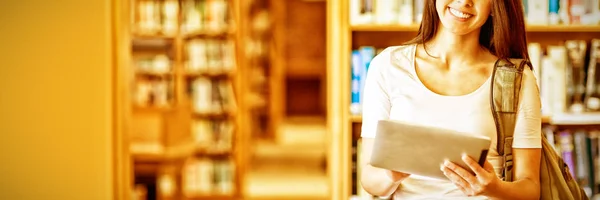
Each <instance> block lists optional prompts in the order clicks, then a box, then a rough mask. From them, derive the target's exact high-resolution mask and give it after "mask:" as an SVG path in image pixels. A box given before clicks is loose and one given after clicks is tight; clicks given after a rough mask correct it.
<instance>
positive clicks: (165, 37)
mask: <svg viewBox="0 0 600 200" xmlns="http://www.w3.org/2000/svg"><path fill="white" fill-rule="evenodd" d="M132 37H133V39H141V40H148V39H151V40H153V39H158V40H174V39H175V38H176V36H175V35H162V34H144V33H133V34H132Z"/></svg>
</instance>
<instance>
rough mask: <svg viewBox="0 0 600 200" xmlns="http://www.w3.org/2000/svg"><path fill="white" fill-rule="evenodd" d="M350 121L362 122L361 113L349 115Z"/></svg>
mask: <svg viewBox="0 0 600 200" xmlns="http://www.w3.org/2000/svg"><path fill="white" fill-rule="evenodd" d="M350 122H352V123H362V115H350Z"/></svg>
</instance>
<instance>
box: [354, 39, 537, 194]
mask: <svg viewBox="0 0 600 200" xmlns="http://www.w3.org/2000/svg"><path fill="white" fill-rule="evenodd" d="M415 52H416V45H406V46H393V47H388V48H386V49H385V50H384V51H382V52H381V53H380V54H378V55H377V56H375V58H373V60H372V61H371V65H370V67H369V71H368V74H367V79H366V83H365V88H364V96H363V98H364V101H363V108H362V111H363V122H362V133H361V136H362V137H364V138H374V137H375V130H376V128H377V121H378V120H381V119H392V120H402V121H407V122H411V123H416V124H425V125H429V126H438V127H441V128H447V129H453V130H456V131H461V132H467V133H473V134H478V135H483V136H487V137H490V138H491V139H492V143H491V146H490V151H489V153H488V160H489V161H490V163H492V165H493V166H494V168H495V169H496V173H497V175H499V174H500V171H501V166H502V165H501V163H502V157H501V156H499V155H498V152H497V151H496V128H495V125H494V119H493V117H492V113H491V108H490V83H491V77H490V78H488V79H487V81H486V82H485V83H484V84H483V85H482V86H481V87H479V88H478V89H477V90H475V91H474V92H472V93H469V94H466V95H461V96H444V95H440V94H437V93H434V92H433V91H431V90H429V89H428V88H427V87H425V85H423V83H422V82H421V81H420V79H419V78H418V77H417V74H416V71H415V65H414V60H415ZM523 74H524V75H523V81H522V86H521V95H520V98H521V100H520V105H519V110H518V113H517V121H516V127H515V133H514V142H513V148H541V146H542V145H541V113H540V108H541V107H540V105H541V104H540V99H539V90H538V86H537V83H536V79H535V77H534V74H533V72H532V71H531V70H530V69H529V68H527V67H526V69H525V70H524V72H523ZM415 151H418V150H417V149H415ZM394 197H395V199H487V198H486V197H471V198H467V197H466V196H464V195H463V193H462V192H461V191H460V190H459V189H458V188H457V187H456V186H455V185H454V184H452V183H451V182H449V181H441V180H436V179H431V178H427V177H421V176H417V175H411V176H409V178H407V179H405V180H404V181H403V182H402V184H401V186H400V188H399V189H398V190H397V191H396V193H394Z"/></svg>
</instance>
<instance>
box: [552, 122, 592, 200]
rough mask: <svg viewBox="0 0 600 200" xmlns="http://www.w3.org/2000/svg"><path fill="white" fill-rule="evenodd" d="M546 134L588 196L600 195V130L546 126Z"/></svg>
mask: <svg viewBox="0 0 600 200" xmlns="http://www.w3.org/2000/svg"><path fill="white" fill-rule="evenodd" d="M544 134H545V137H546V138H547V139H548V142H549V143H550V144H552V145H553V147H554V149H555V150H556V152H557V153H558V154H559V155H560V156H561V157H562V158H563V160H564V161H565V164H566V165H567V166H568V169H569V172H570V173H571V175H572V177H573V178H575V179H576V180H577V181H578V183H579V185H580V186H581V187H582V188H583V189H584V191H585V193H586V194H587V195H588V197H590V198H591V197H592V196H600V195H599V194H600V145H599V142H600V131H598V130H577V129H564V130H556V129H553V128H551V127H545V128H544Z"/></svg>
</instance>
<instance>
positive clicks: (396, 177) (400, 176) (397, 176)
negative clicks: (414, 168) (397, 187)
mask: <svg viewBox="0 0 600 200" xmlns="http://www.w3.org/2000/svg"><path fill="white" fill-rule="evenodd" d="M385 171H386V172H385V174H386V175H387V176H388V177H390V179H391V180H392V182H394V183H397V182H400V181H402V180H404V179H405V178H407V177H408V176H410V174H406V173H402V172H397V171H392V170H385Z"/></svg>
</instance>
